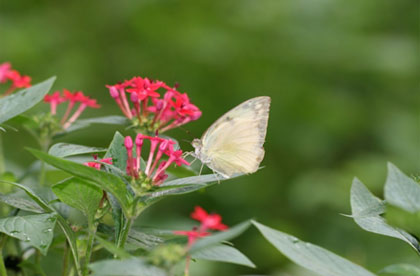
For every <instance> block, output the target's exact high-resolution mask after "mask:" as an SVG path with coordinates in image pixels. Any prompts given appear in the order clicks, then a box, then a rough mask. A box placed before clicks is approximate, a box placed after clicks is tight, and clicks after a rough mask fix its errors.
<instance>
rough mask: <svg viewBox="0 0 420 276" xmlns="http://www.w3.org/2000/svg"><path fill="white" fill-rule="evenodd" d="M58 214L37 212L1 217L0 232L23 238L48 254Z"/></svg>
mask: <svg viewBox="0 0 420 276" xmlns="http://www.w3.org/2000/svg"><path fill="white" fill-rule="evenodd" d="M56 216H57V214H55V213H49V214H37V215H29V216H15V217H7V218H3V219H0V232H2V233H5V234H7V235H9V236H11V237H13V238H16V239H19V240H22V241H25V242H27V243H28V244H30V245H31V246H34V247H36V248H38V249H39V251H40V252H41V253H42V254H44V255H46V254H47V251H48V248H49V246H50V244H51V242H52V239H53V236H54V226H55V222H56V220H57V217H56Z"/></svg>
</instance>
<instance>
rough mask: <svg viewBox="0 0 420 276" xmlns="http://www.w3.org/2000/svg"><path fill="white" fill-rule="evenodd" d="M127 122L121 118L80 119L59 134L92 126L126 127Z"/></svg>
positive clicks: (124, 118)
mask: <svg viewBox="0 0 420 276" xmlns="http://www.w3.org/2000/svg"><path fill="white" fill-rule="evenodd" d="M128 123H129V120H128V119H127V118H126V117H123V116H104V117H96V118H89V119H80V120H77V121H75V122H74V123H73V124H72V125H71V126H70V127H69V128H68V129H66V131H65V132H63V133H59V134H58V135H60V134H64V133H68V132H72V131H75V130H79V129H83V128H86V127H89V126H91V125H92V124H106V125H127V124H128Z"/></svg>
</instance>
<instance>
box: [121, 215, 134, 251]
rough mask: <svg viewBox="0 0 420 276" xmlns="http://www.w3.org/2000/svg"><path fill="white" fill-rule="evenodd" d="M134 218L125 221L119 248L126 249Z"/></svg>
mask: <svg viewBox="0 0 420 276" xmlns="http://www.w3.org/2000/svg"><path fill="white" fill-rule="evenodd" d="M133 220H134V219H133V218H128V219H127V220H126V221H125V224H124V228H123V229H122V230H121V235H120V239H119V240H118V243H117V247H118V248H122V249H124V245H125V242H126V241H127V237H128V233H129V232H130V229H131V224H133Z"/></svg>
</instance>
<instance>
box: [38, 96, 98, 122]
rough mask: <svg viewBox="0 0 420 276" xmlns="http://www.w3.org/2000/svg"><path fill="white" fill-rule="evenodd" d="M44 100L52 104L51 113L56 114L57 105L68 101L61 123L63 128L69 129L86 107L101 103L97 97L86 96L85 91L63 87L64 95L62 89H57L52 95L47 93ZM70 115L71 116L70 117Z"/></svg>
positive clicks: (96, 105) (93, 106) (96, 106)
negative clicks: (73, 90)
mask: <svg viewBox="0 0 420 276" xmlns="http://www.w3.org/2000/svg"><path fill="white" fill-rule="evenodd" d="M44 102H46V103H49V104H50V106H51V114H53V115H55V114H56V112H57V106H58V105H59V104H61V103H64V102H68V105H67V109H66V112H65V113H64V116H63V117H62V118H61V121H60V124H61V125H62V127H63V129H67V128H68V127H70V125H71V124H72V123H74V121H76V119H77V118H79V116H80V115H81V114H82V112H83V111H84V110H85V109H86V107H91V108H99V107H100V105H98V104H97V103H96V100H95V99H91V98H90V97H88V96H85V95H84V94H83V92H81V91H76V92H73V93H72V92H70V91H69V90H67V89H63V93H62V95H61V94H60V91H55V92H54V93H53V94H52V95H48V94H47V95H45V97H44ZM77 103H80V104H79V106H78V108H77V109H76V111H74V113H73V114H72V115H71V116H70V114H71V112H72V110H73V107H74V106H75V105H76V104H77ZM69 117H70V118H69Z"/></svg>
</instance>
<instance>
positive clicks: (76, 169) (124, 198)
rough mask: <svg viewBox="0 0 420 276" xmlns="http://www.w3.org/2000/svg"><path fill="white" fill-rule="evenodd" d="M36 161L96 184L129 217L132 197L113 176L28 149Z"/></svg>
mask: <svg viewBox="0 0 420 276" xmlns="http://www.w3.org/2000/svg"><path fill="white" fill-rule="evenodd" d="M28 150H29V151H30V152H31V153H32V154H33V155H35V156H36V157H37V158H38V159H41V160H42V161H44V162H46V163H48V164H50V165H52V166H54V167H56V168H58V169H61V170H63V171H66V172H68V173H70V174H72V175H74V176H77V177H80V178H84V179H86V180H88V181H92V182H94V183H96V184H97V185H98V186H99V187H101V188H103V189H104V190H105V191H107V192H109V193H111V194H113V195H114V196H115V197H116V199H117V200H118V202H119V203H120V204H121V207H122V209H123V211H124V213H125V215H127V216H128V217H129V216H130V215H131V213H130V206H131V203H132V200H133V199H132V196H131V194H130V193H128V191H127V188H126V185H125V183H124V182H123V181H122V180H121V179H120V178H118V177H116V176H115V175H113V174H109V173H106V172H103V171H99V170H96V169H94V168H91V167H88V166H85V165H82V164H79V163H75V162H72V161H69V160H65V159H61V158H58V157H55V156H52V155H48V154H46V153H44V152H42V151H39V150H36V149H28Z"/></svg>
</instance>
